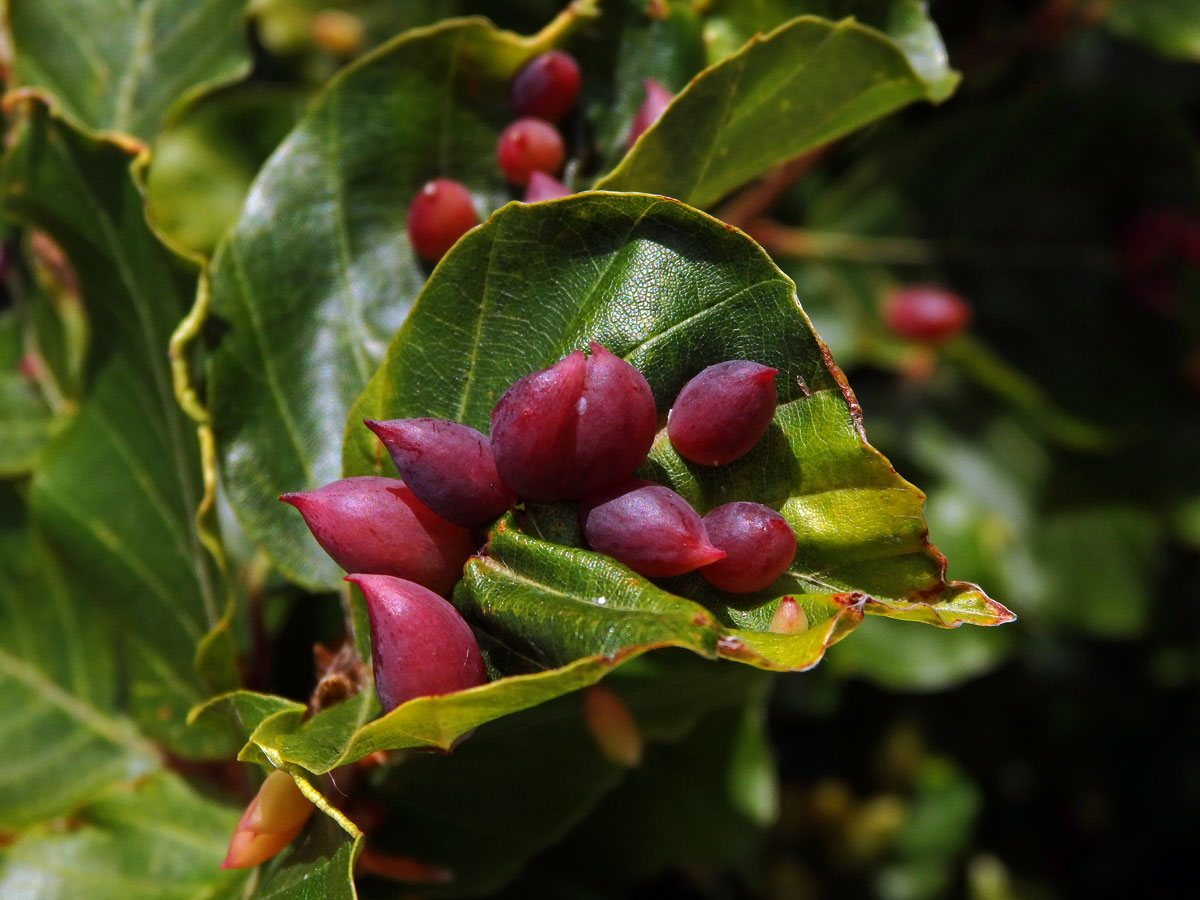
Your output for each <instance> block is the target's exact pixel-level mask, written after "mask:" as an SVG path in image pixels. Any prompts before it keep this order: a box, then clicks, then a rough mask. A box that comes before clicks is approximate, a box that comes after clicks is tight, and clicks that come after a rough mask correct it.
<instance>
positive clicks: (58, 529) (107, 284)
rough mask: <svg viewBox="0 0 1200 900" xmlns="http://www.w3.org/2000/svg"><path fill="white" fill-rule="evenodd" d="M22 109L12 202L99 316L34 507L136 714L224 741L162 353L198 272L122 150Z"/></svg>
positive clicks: (174, 732) (212, 612)
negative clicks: (206, 703) (103, 631)
mask: <svg viewBox="0 0 1200 900" xmlns="http://www.w3.org/2000/svg"><path fill="white" fill-rule="evenodd" d="M23 113H24V116H25V117H24V120H23V121H22V123H21V126H20V129H19V131H18V132H17V134H16V137H15V140H14V142H13V144H12V146H11V147H10V149H9V152H8V154H7V156H6V157H5V161H4V178H5V185H6V196H5V202H6V205H7V209H8V211H9V213H10V214H11V215H12V216H13V217H14V218H16V219H18V220H20V221H23V222H26V223H29V224H32V225H36V226H37V227H40V228H42V229H44V230H45V231H47V232H49V233H50V234H51V236H53V237H54V238H55V240H57V241H58V243H59V244H61V245H62V247H63V248H64V250H65V251H66V254H67V256H68V257H69V258H70V260H71V262H72V263H73V265H74V268H75V270H76V272H77V273H78V275H79V280H80V285H81V289H82V292H83V298H84V302H85V304H86V306H87V309H88V312H89V314H90V319H91V323H92V346H91V348H90V357H89V361H88V369H87V379H88V384H87V387H86V391H85V394H84V397H83V398H82V401H81V405H80V409H79V412H78V414H77V415H76V416H75V417H74V418H73V420H72V421H71V423H70V426H69V427H67V428H66V429H65V430H64V431H63V432H62V433H60V434H59V435H57V436H56V437H55V439H54V440H53V441H52V442H51V443H50V444H49V445H48V446H47V447H46V448H45V449H44V451H43V453H42V456H41V460H40V464H39V466H38V469H37V471H36V473H35V474H34V477H33V481H32V488H31V498H30V503H31V507H32V510H33V518H34V520H35V522H36V524H37V526H38V527H39V528H40V529H41V530H42V531H43V532H44V533H45V535H46V537H47V538H48V539H49V541H50V543H51V544H52V545H53V547H54V550H55V553H56V555H61V559H62V560H64V562H63V563H62V570H63V571H62V574H63V577H64V579H65V581H66V582H67V583H69V584H70V585H71V586H72V589H73V590H79V591H83V592H85V593H86V595H87V596H88V597H89V601H90V603H91V604H93V606H94V607H95V608H96V609H98V610H100V611H101V612H102V614H103V615H104V616H105V617H106V619H107V620H108V621H110V622H111V623H112V624H113V627H114V629H115V634H116V635H117V638H118V640H120V642H121V646H122V656H123V658H124V661H125V665H126V666H127V667H128V671H129V675H130V678H131V680H132V685H131V688H130V702H131V704H132V707H133V710H134V714H135V716H136V718H137V719H138V721H139V723H140V724H141V726H142V727H143V728H144V729H145V730H146V731H147V733H148V734H151V735H153V736H154V737H156V738H158V739H160V740H163V741H165V742H167V743H168V744H169V745H170V746H171V747H173V748H175V749H177V750H178V751H179V752H183V753H186V754H188V755H205V754H211V753H220V752H224V751H225V750H227V749H228V739H227V737H225V736H224V735H221V734H217V733H213V732H210V731H204V730H196V731H188V730H187V729H186V727H185V725H184V721H183V720H184V716H185V715H186V712H187V710H188V709H189V708H190V707H191V706H192V705H193V704H195V703H196V702H197V701H199V700H200V699H202V698H203V697H205V696H207V695H208V692H209V689H210V687H212V688H215V687H226V688H228V687H231V686H232V682H233V679H234V673H233V671H232V661H231V660H229V659H228V657H227V656H226V657H225V662H224V663H222V664H220V665H217V662H218V660H219V656H214V657H211V658H210V661H209V663H205V664H204V665H205V671H203V672H201V671H198V669H197V659H196V658H197V647H198V645H199V644H200V642H201V640H202V639H204V637H205V635H206V634H207V633H208V632H209V630H210V629H211V628H213V627H214V626H215V625H216V624H217V623H218V622H219V621H220V620H221V617H222V615H223V613H224V609H225V592H224V587H223V585H222V583H221V580H220V578H219V576H218V575H217V574H216V572H215V571H214V569H213V567H212V565H211V560H210V559H209V557H208V554H207V552H206V551H205V550H204V548H203V547H202V546H201V543H200V539H199V535H198V533H197V530H196V525H195V519H194V517H195V513H196V508H197V506H198V504H199V502H200V498H201V495H202V485H201V469H200V459H199V449H198V445H197V441H196V434H195V429H194V426H193V424H192V423H191V422H190V421H189V420H188V419H187V418H186V417H185V416H184V414H183V412H182V411H181V410H180V409H179V407H178V406H177V405H176V402H175V396H174V393H173V390H172V383H171V375H170V371H169V367H168V359H167V342H168V339H169V337H170V335H171V332H172V330H173V329H174V327H175V325H176V323H177V321H178V320H179V318H180V317H181V316H182V315H183V313H184V312H185V311H186V309H187V307H188V305H189V297H190V294H191V290H192V287H193V284H194V276H193V275H192V274H191V273H189V272H187V271H186V270H185V268H183V267H182V265H181V264H180V263H179V261H178V260H176V259H175V258H174V257H173V256H171V255H170V254H169V253H168V252H167V251H166V249H165V248H164V247H163V246H162V245H161V244H159V243H158V241H157V239H156V238H155V237H154V236H153V235H152V234H151V232H150V230H149V229H148V228H147V226H146V222H145V220H144V218H143V213H142V202H141V197H140V195H139V194H138V192H137V190H136V189H135V187H134V184H133V181H132V179H131V177H130V175H129V171H128V168H129V163H130V157H129V155H128V153H127V151H126V150H125V149H123V148H122V147H120V146H118V145H116V144H113V143H109V142H106V141H104V140H100V139H94V138H90V137H86V136H84V135H83V134H81V133H79V132H77V131H76V130H74V129H73V128H72V127H71V126H69V125H68V124H66V123H64V122H63V121H62V120H60V119H58V118H56V117H54V116H52V115H51V114H50V113H49V111H48V110H47V108H46V107H45V106H44V105H43V104H41V103H40V102H36V101H34V102H30V103H28V104H26V105H25V106H24V107H23Z"/></svg>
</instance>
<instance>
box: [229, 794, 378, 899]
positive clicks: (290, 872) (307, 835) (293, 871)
mask: <svg viewBox="0 0 1200 900" xmlns="http://www.w3.org/2000/svg"><path fill="white" fill-rule="evenodd" d="M354 859H355V839H354V838H352V837H351V836H350V835H349V834H347V833H346V832H345V831H344V830H342V829H341V828H340V827H339V826H338V825H337V823H335V822H334V821H333V820H332V819H331V818H329V817H328V816H323V815H320V814H319V813H318V814H317V815H315V816H313V821H312V823H311V824H310V825H309V826H308V827H307V828H305V830H304V834H303V836H302V837H301V838H299V839H298V840H297V842H296V843H295V844H294V846H293V847H292V848H291V849H290V850H288V851H286V852H284V853H281V854H280V855H279V856H278V857H276V858H275V859H274V860H272V861H271V862H270V863H269V864H267V866H266V867H264V870H263V875H262V880H261V881H260V882H259V884H258V886H257V888H256V889H255V891H254V893H253V894H252V895H251V897H252V898H253V900H357V897H358V894H357V892H356V891H355V889H354Z"/></svg>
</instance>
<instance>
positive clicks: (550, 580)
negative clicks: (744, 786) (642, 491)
mask: <svg viewBox="0 0 1200 900" xmlns="http://www.w3.org/2000/svg"><path fill="white" fill-rule="evenodd" d="M455 604H456V605H457V606H458V607H459V609H460V610H461V611H462V612H463V613H464V615H465V616H466V617H467V619H468V620H469V621H471V622H473V623H475V624H476V625H478V626H479V627H480V628H482V629H483V630H484V631H485V632H487V633H488V634H489V635H490V636H491V637H492V638H494V639H496V640H498V641H499V642H500V643H501V644H503V645H504V646H506V647H508V648H509V649H511V650H513V651H515V652H516V653H518V654H520V655H521V656H522V657H524V658H527V659H530V660H533V661H534V662H536V663H537V664H539V665H541V666H546V667H551V666H562V665H566V664H568V663H570V662H573V661H575V660H576V659H580V658H581V657H585V656H588V655H591V654H596V653H600V654H603V655H605V656H608V657H616V656H619V655H621V654H625V653H629V652H630V651H631V650H634V649H645V648H649V647H667V646H676V647H687V648H688V649H691V650H694V651H695V652H696V653H700V654H702V655H705V656H714V655H715V653H716V645H717V634H716V632H715V631H714V630H713V629H712V627H711V626H712V624H713V622H712V617H711V616H710V614H709V613H708V611H707V610H705V609H704V607H702V606H699V605H698V604H696V603H692V602H691V601H690V600H685V599H683V598H682V597H676V596H674V595H673V594H669V593H667V592H666V591H664V590H661V589H660V588H658V587H656V586H655V585H654V583H653V582H651V581H650V580H649V579H648V578H644V577H642V576H639V575H637V574H635V573H633V572H630V570H629V569H627V568H626V567H625V566H622V565H621V564H620V563H618V562H617V561H616V560H614V559H612V558H611V557H607V556H604V555H603V554H601V553H594V552H592V551H590V550H580V549H577V548H575V547H564V546H561V545H559V544H552V543H549V542H548V541H542V540H538V539H536V538H533V537H530V536H529V535H525V534H522V533H521V532H520V531H519V530H518V529H517V527H516V525H515V523H514V521H513V519H512V517H511V516H510V517H508V518H505V519H502V520H501V521H500V523H499V524H498V525H497V526H496V528H495V529H494V530H493V531H492V534H491V536H490V537H489V540H488V544H487V552H486V554H484V555H481V556H477V557H473V558H472V559H471V561H470V562H469V563H468V564H467V570H466V575H465V577H464V579H463V589H462V590H460V591H458V592H456V594H455Z"/></svg>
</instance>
